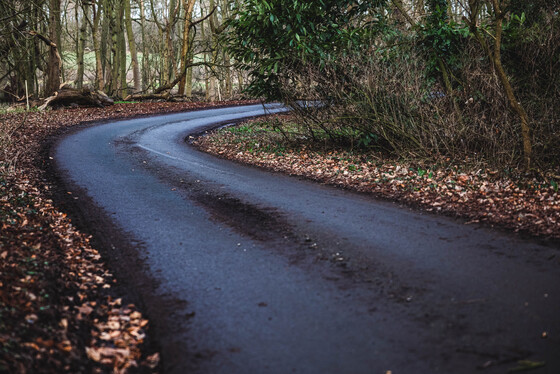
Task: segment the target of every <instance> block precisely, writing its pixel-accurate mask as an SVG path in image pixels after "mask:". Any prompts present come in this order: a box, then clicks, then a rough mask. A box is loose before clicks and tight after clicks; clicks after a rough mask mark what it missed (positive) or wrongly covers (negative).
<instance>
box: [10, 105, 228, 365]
mask: <svg viewBox="0 0 560 374" xmlns="http://www.w3.org/2000/svg"><path fill="white" fill-rule="evenodd" d="M225 104H228V105H234V104H238V103H237V102H229V103H213V104H209V103H206V104H202V103H144V104H125V103H123V104H117V105H115V106H114V107H110V108H105V109H99V108H80V109H62V110H57V111H48V112H30V113H8V114H0V229H1V230H0V372H10V373H57V372H58V373H60V372H72V373H84V372H87V373H89V372H130V371H133V372H135V371H140V372H153V371H157V368H158V361H159V354H158V353H157V352H153V351H149V349H147V348H146V347H145V340H146V334H147V333H148V331H149V323H148V320H147V319H146V318H145V317H144V316H142V314H141V312H140V311H139V310H138V308H137V307H136V306H135V305H133V304H130V301H127V300H126V299H127V297H126V295H119V294H117V293H116V291H115V290H114V289H115V283H116V278H115V277H114V276H113V275H112V274H111V272H110V271H109V269H108V268H107V266H106V265H105V264H104V260H103V258H102V256H101V254H100V253H99V252H98V251H97V250H96V249H95V248H93V247H92V245H91V244H90V239H91V238H90V237H88V236H87V235H85V234H83V233H81V232H80V231H79V230H78V229H77V228H76V227H74V226H73V225H72V222H71V220H70V218H69V217H67V215H66V214H65V213H64V212H62V211H60V210H59V209H57V207H56V206H54V203H53V201H52V196H51V193H50V191H52V190H53V186H51V185H49V182H48V181H47V179H46V174H45V170H44V165H45V160H44V157H45V156H44V155H42V148H43V145H44V143H45V141H46V140H47V139H49V137H51V136H53V135H54V134H58V133H60V132H62V131H65V129H67V128H68V127H71V126H73V125H77V124H80V123H84V122H95V121H100V120H106V119H112V118H115V119H116V118H127V117H135V116H140V115H147V114H156V113H169V112H179V111H185V110H193V109H198V108H202V107H204V106H216V105H225Z"/></svg>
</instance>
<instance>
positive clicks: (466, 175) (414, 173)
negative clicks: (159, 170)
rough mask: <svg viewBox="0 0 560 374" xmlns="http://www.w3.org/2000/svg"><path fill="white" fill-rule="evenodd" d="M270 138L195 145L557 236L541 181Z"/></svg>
mask: <svg viewBox="0 0 560 374" xmlns="http://www.w3.org/2000/svg"><path fill="white" fill-rule="evenodd" d="M261 121H262V120H261ZM245 126H247V125H246V124H245ZM263 133H264V134H263ZM267 136H268V137H270V138H273V137H274V134H270V135H269V134H267V133H266V131H263V130H262V129H259V128H253V129H252V130H251V131H250V132H245V133H242V132H241V131H229V130H228V129H222V130H220V131H215V132H212V133H210V134H209V135H207V136H204V137H200V138H198V139H196V140H195V141H194V144H195V145H197V146H198V147H199V148H200V149H202V150H204V151H206V152H209V153H212V154H215V155H217V156H220V157H224V158H228V159H234V160H237V161H241V162H245V163H248V164H253V165H258V166H261V167H265V168H270V169H273V170H276V171H281V172H285V173H288V174H293V175H299V176H304V177H307V178H310V179H314V180H317V181H320V182H323V183H328V184H332V185H337V186H342V187H344V188H351V189H355V190H358V191H363V192H370V193H373V194H375V195H378V196H382V197H386V198H390V199H397V200H400V201H404V202H407V203H409V204H411V205H415V206H421V207H422V208H423V209H426V210H428V211H437V212H445V213H447V214H451V215H453V216H460V217H463V218H466V219H467V220H468V221H467V223H474V222H488V223H490V224H497V225H500V226H504V227H508V228H510V229H513V230H515V231H525V232H530V233H532V234H534V235H543V236H548V237H555V238H560V195H559V193H558V192H557V191H555V189H554V188H553V186H551V185H547V184H546V183H540V182H539V181H537V180H532V179H531V180H513V179H508V178H500V177H498V175H497V173H496V171H495V170H482V169H481V170H477V171H471V172H462V171H459V170H461V167H462V166H463V165H454V164H449V162H447V165H445V164H444V166H437V167H433V168H427V169H425V168H421V167H418V166H417V165H414V164H413V163H412V162H403V161H398V160H392V159H389V160H387V159H385V160H384V159H381V158H380V157H379V156H378V155H377V156H374V157H371V159H370V160H368V159H367V157H365V156H368V155H360V154H356V153H353V152H349V151H344V150H330V151H311V150H309V148H308V146H306V145H301V144H299V145H295V146H294V145H291V144H283V143H281V142H279V141H278V138H274V139H273V140H271V139H267ZM262 144H269V145H271V146H272V145H274V147H275V148H276V150H275V149H274V148H273V147H271V146H270V147H268V148H266V147H262ZM256 145H261V146H260V147H256ZM278 149H281V151H278ZM369 156H372V155H369Z"/></svg>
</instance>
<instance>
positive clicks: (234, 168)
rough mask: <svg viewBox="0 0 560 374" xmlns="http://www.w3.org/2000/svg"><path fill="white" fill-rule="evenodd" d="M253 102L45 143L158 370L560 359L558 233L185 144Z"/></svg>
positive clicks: (252, 109)
mask: <svg viewBox="0 0 560 374" xmlns="http://www.w3.org/2000/svg"><path fill="white" fill-rule="evenodd" d="M271 110H281V109H280V108H279V107H276V106H273V107H271ZM262 112H263V107H262V106H259V105H254V106H245V107H233V108H222V109H212V110H206V111H199V112H190V113H183V114H173V115H165V116H158V117H151V118H144V119H134V120H127V121H121V122H114V123H106V124H101V125H98V126H93V127H89V128H86V129H84V130H82V131H79V132H76V133H74V134H71V135H69V136H67V137H64V138H63V139H62V140H60V141H59V142H58V143H57V145H56V147H54V148H53V149H52V155H53V157H54V158H55V162H56V167H57V172H58V173H59V174H60V175H61V176H62V178H63V180H64V185H65V187H66V188H67V189H68V191H70V192H72V196H73V198H74V200H73V201H74V202H75V207H76V209H77V210H78V211H79V210H81V214H80V215H81V217H82V218H81V220H82V221H83V222H85V225H86V226H89V227H90V228H91V229H92V230H93V231H94V232H96V233H97V234H96V235H97V236H98V239H99V241H100V242H102V243H104V244H103V245H105V246H106V247H107V248H109V256H110V257H112V262H111V263H112V264H113V266H114V267H115V266H116V268H117V271H118V272H119V275H120V277H121V278H124V279H125V280H126V282H125V283H127V284H128V287H130V288H131V289H133V291H131V292H135V293H138V294H139V295H140V298H141V299H142V302H143V303H144V306H145V308H146V310H147V313H148V316H149V318H150V319H151V320H152V325H153V326H152V334H153V336H154V337H155V340H156V343H157V344H158V345H159V347H160V349H161V352H162V357H163V363H164V369H165V371H166V372H169V373H184V372H192V373H368V374H371V373H386V372H387V371H389V370H391V371H392V373H399V374H400V373H412V374H416V373H474V372H478V370H482V371H481V372H483V373H505V372H507V371H508V369H511V368H513V367H516V366H517V361H518V360H524V359H526V360H532V361H544V362H545V366H544V367H543V368H541V369H538V370H535V371H534V372H535V373H537V374H538V373H559V372H560V251H559V248H558V247H557V246H555V245H552V244H542V243H539V242H537V241H535V240H526V239H522V238H520V237H518V236H517V235H515V234H512V233H505V232H500V231H494V230H491V229H488V228H483V227H480V226H472V225H465V224H464V222H462V221H458V220H453V219H450V218H446V217H439V216H435V215H431V214H424V213H421V212H417V211H412V210H410V209H407V208H403V207H400V206H398V205H396V204H392V203H388V202H384V201H377V200H375V199H373V198H371V197H368V196H366V195H363V194H356V193H351V192H348V191H343V190H339V189H335V188H332V187H328V186H322V185H319V184H316V183H312V182H308V181H305V180H300V179H298V178H294V177H289V176H284V175H279V174H275V173H270V172H266V171H262V170H258V169H255V168H251V167H246V166H242V165H239V164H236V163H232V162H228V161H224V160H220V159H217V158H215V157H212V156H209V155H207V154H203V153H201V152H199V151H197V150H196V149H194V148H193V147H191V146H189V145H188V144H187V143H186V142H185V138H187V137H188V136H189V134H193V133H196V132H200V131H203V130H204V129H206V128H209V127H211V126H215V124H216V123H227V122H228V121H233V120H236V119H239V118H242V117H248V116H255V115H260V114H262ZM96 230H97V231H96ZM545 332H546V334H547V338H543V333H545Z"/></svg>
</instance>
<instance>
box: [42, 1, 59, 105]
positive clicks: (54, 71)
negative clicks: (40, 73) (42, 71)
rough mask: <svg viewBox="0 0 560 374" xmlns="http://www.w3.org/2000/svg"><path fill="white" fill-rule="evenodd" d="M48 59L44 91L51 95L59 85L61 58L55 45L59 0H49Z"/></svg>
mask: <svg viewBox="0 0 560 374" xmlns="http://www.w3.org/2000/svg"><path fill="white" fill-rule="evenodd" d="M49 10H50V12H49V39H50V46H49V60H48V64H47V85H46V87H45V93H46V94H47V95H51V94H53V93H55V92H56V91H58V89H59V87H60V71H61V65H62V59H61V58H60V54H59V51H58V46H57V45H56V40H58V39H59V37H58V30H59V29H60V0H49Z"/></svg>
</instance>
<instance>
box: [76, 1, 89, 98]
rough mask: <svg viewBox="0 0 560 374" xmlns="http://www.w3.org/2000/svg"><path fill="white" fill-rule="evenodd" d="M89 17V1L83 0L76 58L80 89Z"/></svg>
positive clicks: (77, 83)
mask: <svg viewBox="0 0 560 374" xmlns="http://www.w3.org/2000/svg"><path fill="white" fill-rule="evenodd" d="M88 17H89V3H88V2H85V1H82V22H81V25H80V34H79V39H78V51H77V55H76V59H77V62H78V71H77V73H76V87H77V88H78V89H80V88H82V87H83V85H84V50H85V47H86V37H87V23H88ZM76 24H78V19H77V18H76Z"/></svg>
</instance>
